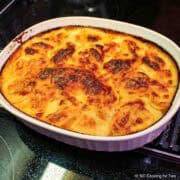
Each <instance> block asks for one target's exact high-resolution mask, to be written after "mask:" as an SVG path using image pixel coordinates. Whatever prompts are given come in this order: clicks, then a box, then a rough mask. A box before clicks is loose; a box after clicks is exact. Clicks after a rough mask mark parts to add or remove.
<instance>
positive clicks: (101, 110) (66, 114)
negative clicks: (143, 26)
mask: <svg viewBox="0 0 180 180" xmlns="http://www.w3.org/2000/svg"><path fill="white" fill-rule="evenodd" d="M0 80H1V87H0V88H1V92H2V93H3V95H4V96H5V97H6V99H7V100H8V101H9V102H10V103H11V104H12V105H13V106H15V107H16V108H18V109H19V110H21V111H22V112H24V113H26V114H28V115H30V116H32V117H35V118H37V119H38V120H41V121H44V122H46V123H49V124H51V125H54V126H57V127H60V128H64V129H67V130H70V131H75V132H79V133H83V134H89V135H99V136H117V135H127V134H130V133H135V132H138V131H141V130H143V129H145V128H147V127H149V126H151V125H152V124H154V123H155V122H156V121H158V120H159V119H160V118H161V117H162V116H163V115H164V114H165V112H166V111H167V110H168V108H169V107H170V105H171V102H172V99H173V97H174V95H175V92H176V89H177V86H178V70H177V67H176V64H175V63H174V61H173V59H172V58H171V57H170V56H169V55H168V54H167V53H165V52H164V51H163V50H162V49H160V48H159V47H157V46H156V45H154V44H152V43H150V42H147V41H143V40H142V39H139V38H136V37H133V36H131V35H127V34H123V33H119V32H114V31H110V30H104V29H98V28H91V27H80V26H69V27H64V28H59V29H55V30H51V31H48V32H45V33H41V34H38V35H36V36H34V37H32V38H31V39H29V40H28V41H26V42H24V43H23V44H22V45H21V46H20V47H19V48H18V49H17V50H16V51H15V53H14V54H13V55H12V56H11V57H10V58H9V60H8V62H7V63H6V65H5V66H4V68H3V70H2V72H1V76H0Z"/></svg>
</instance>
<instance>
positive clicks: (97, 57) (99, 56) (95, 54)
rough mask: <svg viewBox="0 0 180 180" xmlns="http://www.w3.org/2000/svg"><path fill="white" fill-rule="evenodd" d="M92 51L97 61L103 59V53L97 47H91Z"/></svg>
mask: <svg viewBox="0 0 180 180" xmlns="http://www.w3.org/2000/svg"><path fill="white" fill-rule="evenodd" d="M90 53H91V55H92V56H94V57H95V59H96V60H97V61H101V60H102V55H101V54H100V53H99V52H98V51H97V50H96V49H94V48H91V49H90Z"/></svg>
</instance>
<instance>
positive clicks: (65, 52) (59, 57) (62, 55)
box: [52, 46, 75, 64]
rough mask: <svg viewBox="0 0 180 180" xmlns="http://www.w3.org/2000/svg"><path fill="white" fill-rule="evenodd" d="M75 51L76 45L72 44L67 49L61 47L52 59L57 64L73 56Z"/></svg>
mask: <svg viewBox="0 0 180 180" xmlns="http://www.w3.org/2000/svg"><path fill="white" fill-rule="evenodd" d="M74 51H75V49H74V46H70V47H68V48H66V49H61V50H59V51H58V52H57V53H56V54H55V55H54V56H53V57H52V61H53V62H54V63H55V64H57V63H59V62H61V61H63V60H65V59H66V58H67V57H69V56H71V55H72V54H73V53H74Z"/></svg>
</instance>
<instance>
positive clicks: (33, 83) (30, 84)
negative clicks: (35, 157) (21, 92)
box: [27, 81, 36, 87]
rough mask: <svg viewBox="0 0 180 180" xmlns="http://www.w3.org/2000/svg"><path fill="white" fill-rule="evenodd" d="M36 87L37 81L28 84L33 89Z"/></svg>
mask: <svg viewBox="0 0 180 180" xmlns="http://www.w3.org/2000/svg"><path fill="white" fill-rule="evenodd" d="M35 85H36V82H35V81H30V82H29V83H28V84H27V86H32V87H34V86H35Z"/></svg>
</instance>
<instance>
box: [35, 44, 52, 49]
mask: <svg viewBox="0 0 180 180" xmlns="http://www.w3.org/2000/svg"><path fill="white" fill-rule="evenodd" d="M33 45H34V46H39V47H42V48H44V49H52V48H53V47H52V46H51V45H49V44H46V43H44V42H37V43H33Z"/></svg>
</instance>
